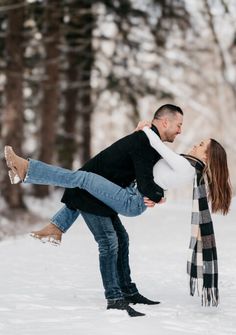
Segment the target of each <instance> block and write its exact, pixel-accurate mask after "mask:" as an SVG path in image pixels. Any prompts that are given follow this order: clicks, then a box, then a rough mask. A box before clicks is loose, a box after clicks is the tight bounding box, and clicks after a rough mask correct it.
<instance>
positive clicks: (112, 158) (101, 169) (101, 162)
mask: <svg viewBox="0 0 236 335" xmlns="http://www.w3.org/2000/svg"><path fill="white" fill-rule="evenodd" d="M152 129H153V131H154V132H155V133H156V134H158V130H157V128H156V127H155V126H152ZM157 136H158V135H157ZM160 158H161V156H160V155H159V154H158V153H157V152H156V151H155V150H154V149H153V148H152V147H151V146H150V143H149V140H148V138H147V136H146V134H145V133H144V132H143V131H136V132H134V133H132V134H131V135H128V136H126V137H123V138H122V139H120V140H118V141H117V142H115V143H113V144H112V145H111V146H110V147H108V148H106V149H105V150H103V151H101V152H100V153H99V154H98V155H96V156H95V157H94V158H92V159H90V160H89V161H88V162H87V163H86V164H85V165H84V166H83V167H82V168H81V169H80V170H85V171H89V172H94V173H96V174H99V175H101V176H103V177H105V178H106V179H108V180H110V181H112V182H113V183H115V184H117V185H119V186H122V187H127V186H129V185H130V184H131V183H132V182H133V181H135V180H136V182H137V187H138V190H139V191H140V192H141V193H142V194H143V195H144V196H146V197H148V198H149V199H151V200H153V201H155V202H159V201H160V199H161V198H162V197H163V190H162V188H161V187H159V186H158V185H157V184H155V183H154V180H153V166H154V164H155V163H156V162H157V161H158V160H159V159H160ZM61 201H62V202H63V203H65V204H66V205H67V206H68V207H69V208H74V209H80V210H82V211H84V212H88V213H92V214H95V215H100V216H111V215H114V214H115V212H114V211H113V210H112V209H111V208H110V207H108V206H106V205H105V204H104V203H103V202H101V201H100V200H98V199H96V198H95V197H93V196H92V195H91V194H89V193H88V192H87V191H84V190H81V189H79V188H72V189H66V190H65V192H64V195H63V197H62V200H61Z"/></svg>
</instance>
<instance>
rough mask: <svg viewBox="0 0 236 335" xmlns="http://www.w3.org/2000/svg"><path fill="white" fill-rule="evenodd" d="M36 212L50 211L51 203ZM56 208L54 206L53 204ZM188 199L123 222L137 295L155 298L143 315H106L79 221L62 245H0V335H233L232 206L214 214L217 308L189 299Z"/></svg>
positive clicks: (235, 231)
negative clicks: (157, 302)
mask: <svg viewBox="0 0 236 335" xmlns="http://www.w3.org/2000/svg"><path fill="white" fill-rule="evenodd" d="M28 202H31V205H32V208H33V209H34V210H35V211H37V210H38V211H39V210H40V211H42V208H43V210H44V215H45V216H47V215H48V216H50V215H51V214H53V209H55V208H53V206H52V205H50V206H51V207H50V208H49V207H48V206H46V207H42V204H41V206H39V203H35V202H34V200H33V199H28ZM57 206H58V204H57ZM190 211H191V204H190V203H188V202H178V203H175V202H174V201H170V202H169V203H167V204H165V205H162V206H159V207H157V206H156V208H154V209H151V210H148V211H147V212H146V213H144V214H143V215H142V216H140V217H137V218H124V220H123V221H124V223H125V226H126V228H127V230H128V232H129V234H130V258H131V261H130V263H131V268H132V277H133V280H134V281H135V282H136V284H137V285H138V288H139V290H140V292H141V293H142V294H143V295H145V296H147V297H149V298H153V299H160V300H161V302H162V303H161V304H160V305H158V306H138V305H136V306H135V308H136V309H137V310H139V311H141V312H144V313H146V316H145V317H139V318H130V317H128V316H127V315H126V314H125V313H123V312H119V311H118V312H114V311H106V303H105V300H104V298H103V288H102V285H101V280H100V274H99V270H98V253H97V247H96V244H95V242H94V241H93V237H92V235H91V234H90V232H89V231H88V229H87V227H86V225H85V224H84V222H83V220H82V219H79V220H78V221H77V223H76V224H75V225H74V226H73V227H72V228H71V230H70V231H69V232H68V233H67V234H66V235H64V238H63V244H62V245H61V247H53V246H50V245H45V244H42V243H40V242H38V241H35V240H33V239H32V238H30V237H29V236H27V235H25V236H20V237H18V238H14V239H13V238H12V239H8V240H5V241H3V242H1V243H0V255H1V257H0V271H1V276H0V334H2V335H23V334H24V335H38V334H40V335H41V334H44V335H62V334H63V335H65V334H68V335H75V334H76V335H93V334H96V335H100V334H101V335H106V334H109V335H111V334H112V335H120V334H123V335H126V334H127V335H128V334H129V335H134V334H135V335H141V334H142V335H143V334H147V335H156V334H160V335H171V334H176V335H178V334H181V335H182V334H188V335H190V334H204V335H206V334H207V335H211V334H212V335H213V334H214V335H228V334H236V319H235V315H236V267H235V260H236V249H235V239H236V223H235V219H236V206H235V204H234V205H233V206H232V211H231V213H230V214H229V215H228V216H227V217H222V216H214V217H213V218H214V227H215V233H216V241H217V246H218V257H219V271H220V277H219V288H220V298H221V301H220V305H219V307H217V308H215V307H210V308H208V307H202V306H201V304H200V298H199V297H197V296H196V297H191V296H189V291H188V278H187V275H186V257H187V248H188V243H189V236H190Z"/></svg>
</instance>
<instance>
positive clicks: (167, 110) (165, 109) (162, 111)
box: [153, 104, 184, 119]
mask: <svg viewBox="0 0 236 335" xmlns="http://www.w3.org/2000/svg"><path fill="white" fill-rule="evenodd" d="M176 113H180V114H181V115H184V113H183V111H182V109H181V108H180V107H178V106H175V105H171V104H166V105H162V106H161V107H159V108H158V110H157V111H156V112H155V114H154V117H153V119H159V118H160V117H162V116H164V115H166V114H169V115H170V114H172V115H174V114H176Z"/></svg>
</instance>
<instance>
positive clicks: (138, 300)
mask: <svg viewBox="0 0 236 335" xmlns="http://www.w3.org/2000/svg"><path fill="white" fill-rule="evenodd" d="M125 301H126V302H128V303H129V304H134V305H136V304H144V305H158V304H160V301H153V300H149V299H147V298H145V297H144V296H142V295H141V294H139V293H136V294H134V295H131V296H127V297H125Z"/></svg>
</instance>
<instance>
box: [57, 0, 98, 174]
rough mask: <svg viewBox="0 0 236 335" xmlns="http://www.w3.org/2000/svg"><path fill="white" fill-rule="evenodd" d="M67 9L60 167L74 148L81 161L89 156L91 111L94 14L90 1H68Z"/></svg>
mask: <svg viewBox="0 0 236 335" xmlns="http://www.w3.org/2000/svg"><path fill="white" fill-rule="evenodd" d="M68 11H69V14H70V22H69V23H68V24H67V27H65V31H66V42H67V48H68V49H67V50H68V54H67V64H68V68H67V72H66V80H67V89H66V91H65V94H64V97H65V110H64V122H63V133H62V135H61V137H60V145H59V161H60V163H61V164H62V165H63V166H64V167H66V168H69V169H71V168H72V166H73V160H74V156H75V153H76V152H78V154H79V158H80V162H81V164H82V163H84V162H85V161H87V160H88V159H89V158H90V143H91V115H92V112H93V104H92V99H91V83H90V81H91V71H92V67H93V62H94V56H93V50H92V32H93V29H94V17H93V13H92V4H91V2H89V1H85V0H84V1H74V2H73V3H70V5H69V7H68ZM65 26H66V25H65ZM78 135H79V136H78ZM78 138H79V140H78Z"/></svg>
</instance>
